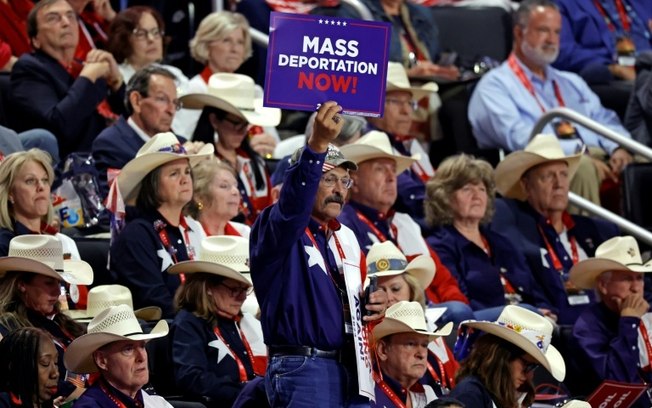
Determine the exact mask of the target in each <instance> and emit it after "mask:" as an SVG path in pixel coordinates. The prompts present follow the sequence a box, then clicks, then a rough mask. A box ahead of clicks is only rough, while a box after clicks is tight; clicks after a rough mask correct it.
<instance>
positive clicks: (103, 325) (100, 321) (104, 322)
mask: <svg viewBox="0 0 652 408" xmlns="http://www.w3.org/2000/svg"><path fill="white" fill-rule="evenodd" d="M167 334H168V324H167V322H166V321H165V320H160V321H159V322H158V323H156V326H154V328H153V329H152V331H151V332H149V333H148V334H145V333H143V329H142V327H140V324H139V323H138V319H137V318H136V316H135V315H134V311H133V310H132V309H131V308H130V307H129V306H127V305H118V306H111V307H110V308H108V309H104V310H103V311H102V312H101V313H100V314H98V315H97V316H95V317H94V318H93V320H91V321H90V323H88V329H87V334H84V335H83V336H80V337H77V338H76V339H75V340H73V342H72V343H70V345H69V346H68V349H67V350H66V353H65V354H64V356H63V362H64V365H65V366H66V368H67V369H68V370H70V371H73V372H75V373H78V374H86V373H94V372H96V371H98V370H97V366H96V365H95V361H94V360H93V353H94V352H95V351H96V350H97V349H99V348H100V347H102V346H104V345H107V344H109V343H113V342H114V341H120V340H133V341H142V340H151V339H156V338H159V337H163V336H165V335H167Z"/></svg>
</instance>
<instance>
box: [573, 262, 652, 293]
mask: <svg viewBox="0 0 652 408" xmlns="http://www.w3.org/2000/svg"><path fill="white" fill-rule="evenodd" d="M607 271H631V272H638V273H649V272H652V261H650V262H648V263H646V264H629V265H625V264H622V263H620V262H616V261H613V260H611V259H602V258H591V259H585V260H584V261H581V262H578V263H577V264H576V265H573V267H572V268H571V270H570V272H569V279H570V281H571V282H573V284H574V285H575V286H577V287H578V288H580V289H593V288H595V284H596V280H597V279H598V277H599V276H600V275H602V273H604V272H607Z"/></svg>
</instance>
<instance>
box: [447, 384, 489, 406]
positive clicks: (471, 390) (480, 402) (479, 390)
mask: <svg viewBox="0 0 652 408" xmlns="http://www.w3.org/2000/svg"><path fill="white" fill-rule="evenodd" d="M450 396H451V397H453V398H456V399H458V400H460V401H461V402H462V403H464V406H467V407H471V408H493V406H494V405H493V400H492V399H491V394H490V393H489V391H487V389H486V388H485V386H484V385H483V384H482V382H481V381H480V379H478V378H477V377H475V376H469V377H465V378H464V379H462V381H460V382H459V383H457V385H456V386H455V388H453V390H452V391H451V393H450Z"/></svg>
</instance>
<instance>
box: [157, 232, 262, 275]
mask: <svg viewBox="0 0 652 408" xmlns="http://www.w3.org/2000/svg"><path fill="white" fill-rule="evenodd" d="M197 272H203V273H211V274H214V275H218V276H222V277H225V278H228V279H233V280H236V281H238V282H240V283H243V284H245V285H247V286H251V282H250V281H249V280H248V279H247V278H246V277H244V276H243V275H242V274H241V272H249V240H248V239H247V238H243V237H237V236H230V235H214V236H211V237H208V238H204V240H203V241H202V242H201V251H199V258H198V259H197V260H196V261H183V262H179V263H177V264H174V265H172V266H170V268H169V269H168V273H171V274H177V273H197Z"/></svg>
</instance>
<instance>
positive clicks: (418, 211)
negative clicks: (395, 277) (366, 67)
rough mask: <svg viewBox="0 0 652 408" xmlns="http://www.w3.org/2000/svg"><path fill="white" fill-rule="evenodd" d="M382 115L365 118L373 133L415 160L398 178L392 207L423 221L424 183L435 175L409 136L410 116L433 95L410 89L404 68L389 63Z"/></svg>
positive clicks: (419, 89) (425, 88)
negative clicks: (394, 202) (385, 136)
mask: <svg viewBox="0 0 652 408" xmlns="http://www.w3.org/2000/svg"><path fill="white" fill-rule="evenodd" d="M386 91H387V92H386V94H385V114H384V115H383V117H381V118H367V121H368V122H369V125H370V127H371V128H372V129H374V130H380V131H382V132H385V133H387V135H388V136H389V140H390V142H391V143H392V147H393V149H394V150H395V151H396V152H397V153H398V154H402V155H404V156H414V157H418V160H417V161H415V162H414V163H413V164H412V165H411V166H410V167H409V168H407V169H406V170H405V171H404V172H402V173H401V174H400V175H399V176H398V199H397V201H396V204H395V207H396V210H397V211H403V212H406V213H408V214H409V215H410V216H412V217H413V218H415V219H416V220H417V221H421V220H422V219H423V198H424V197H425V191H426V187H425V183H426V181H428V180H429V179H430V177H432V175H433V174H434V173H435V171H434V169H433V168H432V164H431V163H430V158H429V156H428V153H426V152H425V151H424V150H423V147H421V144H420V143H419V141H418V140H416V139H415V138H414V137H411V136H410V128H411V127H412V120H413V114H414V111H415V109H416V107H417V101H418V100H420V99H421V98H424V97H427V96H429V95H430V94H432V93H434V92H435V90H433V89H431V88H428V87H427V86H424V87H422V88H417V87H412V86H411V85H410V81H409V79H408V77H407V73H406V71H405V69H404V68H403V66H402V65H401V64H399V63H396V62H390V63H389V65H388V67H387V87H386Z"/></svg>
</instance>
